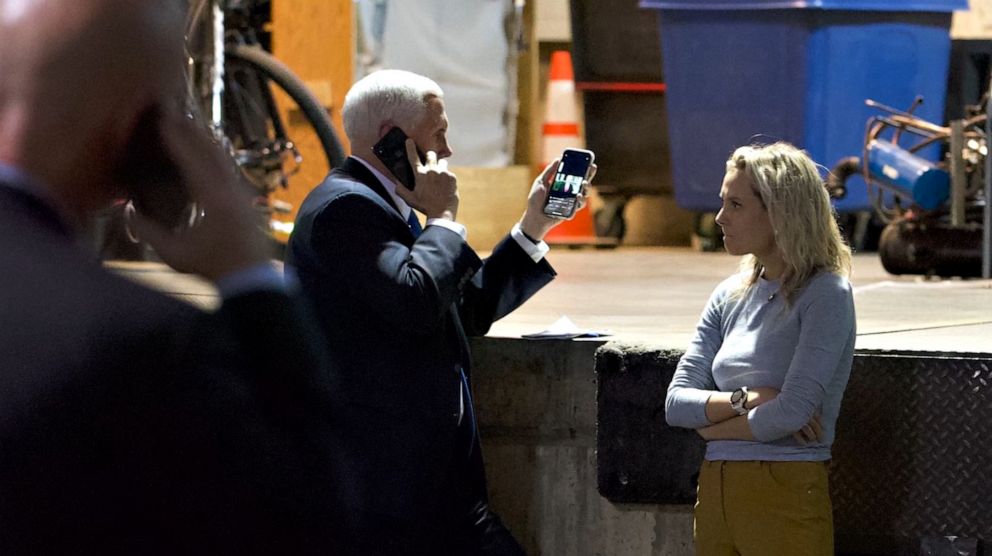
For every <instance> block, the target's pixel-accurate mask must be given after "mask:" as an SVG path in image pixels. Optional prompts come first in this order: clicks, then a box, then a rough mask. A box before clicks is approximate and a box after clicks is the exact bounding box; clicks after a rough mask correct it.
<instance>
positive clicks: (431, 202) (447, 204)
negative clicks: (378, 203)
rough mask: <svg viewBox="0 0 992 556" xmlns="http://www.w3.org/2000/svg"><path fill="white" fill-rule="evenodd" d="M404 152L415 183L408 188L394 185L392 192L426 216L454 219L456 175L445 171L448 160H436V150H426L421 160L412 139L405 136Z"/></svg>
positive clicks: (456, 204) (456, 187)
mask: <svg viewBox="0 0 992 556" xmlns="http://www.w3.org/2000/svg"><path fill="white" fill-rule="evenodd" d="M406 154H407V158H408V159H409V161H410V165H411V166H412V167H413V168H414V172H413V174H414V180H415V182H416V186H415V187H414V188H413V189H412V190H410V189H407V188H406V187H397V188H396V194H397V195H398V196H399V197H400V198H401V199H403V200H404V201H405V202H406V204H408V205H410V206H411V207H413V208H414V209H416V210H418V211H419V212H422V213H423V214H425V215H426V216H427V218H428V219H432V218H446V219H448V220H454V219H455V216H457V214H458V179H457V178H456V177H455V175H454V174H452V173H451V172H449V171H448V161H447V160H443V159H442V160H438V159H437V153H435V152H434V151H427V156H426V161H425V162H423V163H421V162H420V157H419V156H418V155H417V146H416V144H414V142H413V139H407V140H406Z"/></svg>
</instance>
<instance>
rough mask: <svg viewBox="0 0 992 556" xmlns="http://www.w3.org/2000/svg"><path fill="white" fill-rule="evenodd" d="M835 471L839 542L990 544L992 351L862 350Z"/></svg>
mask: <svg viewBox="0 0 992 556" xmlns="http://www.w3.org/2000/svg"><path fill="white" fill-rule="evenodd" d="M833 456H834V459H833V462H832V464H831V469H830V480H831V489H830V490H831V497H832V499H833V502H834V524H835V528H836V531H837V549H838V551H839V552H842V553H857V554H917V553H919V549H920V539H921V538H922V537H927V536H946V535H957V536H963V537H971V538H977V539H979V540H980V541H981V542H982V544H983V545H984V546H989V543H990V542H992V482H990V481H989V472H990V471H992V357H990V356H988V355H985V356H969V355H959V356H947V355H940V354H924V355H911V354H891V353H881V352H875V353H859V354H858V355H857V356H856V357H855V359H854V368H853V369H852V372H851V380H850V382H849V383H848V387H847V391H846V392H845V397H844V404H843V406H842V409H841V414H840V419H839V420H838V423H837V440H836V441H835V443H834V447H833Z"/></svg>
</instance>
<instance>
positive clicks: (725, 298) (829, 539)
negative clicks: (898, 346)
mask: <svg viewBox="0 0 992 556" xmlns="http://www.w3.org/2000/svg"><path fill="white" fill-rule="evenodd" d="M720 198H721V199H722V208H721V209H720V212H719V214H718V215H717V218H716V222H717V224H718V225H719V226H720V228H721V230H722V231H723V234H724V245H725V246H726V249H727V252H728V253H730V254H731V255H741V256H744V258H743V261H742V263H741V267H742V268H741V272H740V273H739V274H738V275H735V276H732V277H730V278H728V279H727V280H724V281H723V283H721V284H720V285H719V286H718V287H717V288H716V290H715V291H714V292H713V294H712V296H711V297H710V300H709V303H708V304H707V306H706V309H705V310H704V311H703V314H702V317H701V319H700V321H699V324H698V326H697V329H696V335H695V338H694V339H693V341H692V343H691V344H690V345H689V348H688V349H687V350H686V353H685V355H684V356H683V357H682V359H681V361H679V365H678V369H677V370H676V372H675V376H674V378H673V379H672V383H671V385H670V386H669V388H668V395H667V397H666V399H665V411H666V419H667V421H668V423H669V424H670V425H672V426H677V427H686V428H691V429H695V430H696V432H698V433H699V435H700V436H702V437H703V438H704V439H705V440H706V441H707V442H706V456H705V460H704V461H703V464H702V467H701V469H700V473H699V490H698V494H697V501H696V510H695V526H694V535H693V536H694V539H695V544H696V554H698V555H705V556H711V555H738V554H739V555H742V556H751V555H754V556H761V555H769V554H783V555H786V554H788V555H804V554H811V555H812V554H815V555H820V554H822V555H832V554H833V553H834V550H833V518H832V510H831V505H830V497H829V493H828V489H827V462H828V461H829V459H830V446H831V444H832V442H833V439H834V425H835V423H836V421H837V414H838V413H839V411H840V404H841V397H842V396H843V393H844V388H845V386H846V385H847V380H848V377H849V375H850V372H851V362H852V359H853V355H854V339H855V321H854V302H853V298H852V294H851V285H850V283H849V282H848V280H847V278H846V276H847V274H848V273H849V271H850V261H851V252H850V249H849V248H848V247H847V246H846V245H845V244H844V242H843V241H842V240H841V236H840V232H839V230H838V229H837V224H836V222H835V220H834V213H833V209H832V208H831V205H830V199H829V198H828V195H827V192H826V190H825V189H824V186H823V181H822V179H821V178H820V175H819V173H818V171H817V167H816V164H815V163H814V162H813V161H812V160H811V159H810V158H809V156H807V155H806V153H804V152H803V151H800V150H799V149H797V148H795V147H793V146H791V145H788V144H785V143H776V144H773V145H768V146H749V147H741V148H739V149H737V150H736V151H735V152H734V154H733V155H732V156H731V157H730V160H728V161H727V174H726V177H725V178H724V180H723V185H722V187H721V189H720Z"/></svg>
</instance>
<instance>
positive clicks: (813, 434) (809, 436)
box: [792, 415, 823, 446]
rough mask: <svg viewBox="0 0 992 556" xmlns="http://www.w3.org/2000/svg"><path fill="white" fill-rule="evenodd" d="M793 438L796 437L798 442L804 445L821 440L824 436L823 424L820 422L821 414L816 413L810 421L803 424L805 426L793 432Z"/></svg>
mask: <svg viewBox="0 0 992 556" xmlns="http://www.w3.org/2000/svg"><path fill="white" fill-rule="evenodd" d="M792 438H795V439H796V442H799V444H801V445H803V446H805V445H806V444H809V443H810V442H819V441H820V439H821V438H823V425H822V424H821V423H820V416H819V415H814V416H813V418H812V419H810V421H809V423H806V424H805V425H803V428H801V429H799V430H798V431H796V432H794V433H792Z"/></svg>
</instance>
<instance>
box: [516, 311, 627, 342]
mask: <svg viewBox="0 0 992 556" xmlns="http://www.w3.org/2000/svg"><path fill="white" fill-rule="evenodd" d="M609 335H611V333H610V332H609V331H608V330H585V329H582V328H579V327H578V326H576V325H575V323H574V322H572V320H571V319H569V318H568V317H567V316H565V315H562V317H561V318H560V319H558V320H556V321H555V322H554V324H552V325H551V326H549V327H548V328H547V329H546V330H542V331H540V332H534V333H532V334H522V335H521V336H520V337H521V338H526V339H528V340H547V339H552V340H569V339H571V338H600V337H602V336H609Z"/></svg>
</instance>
